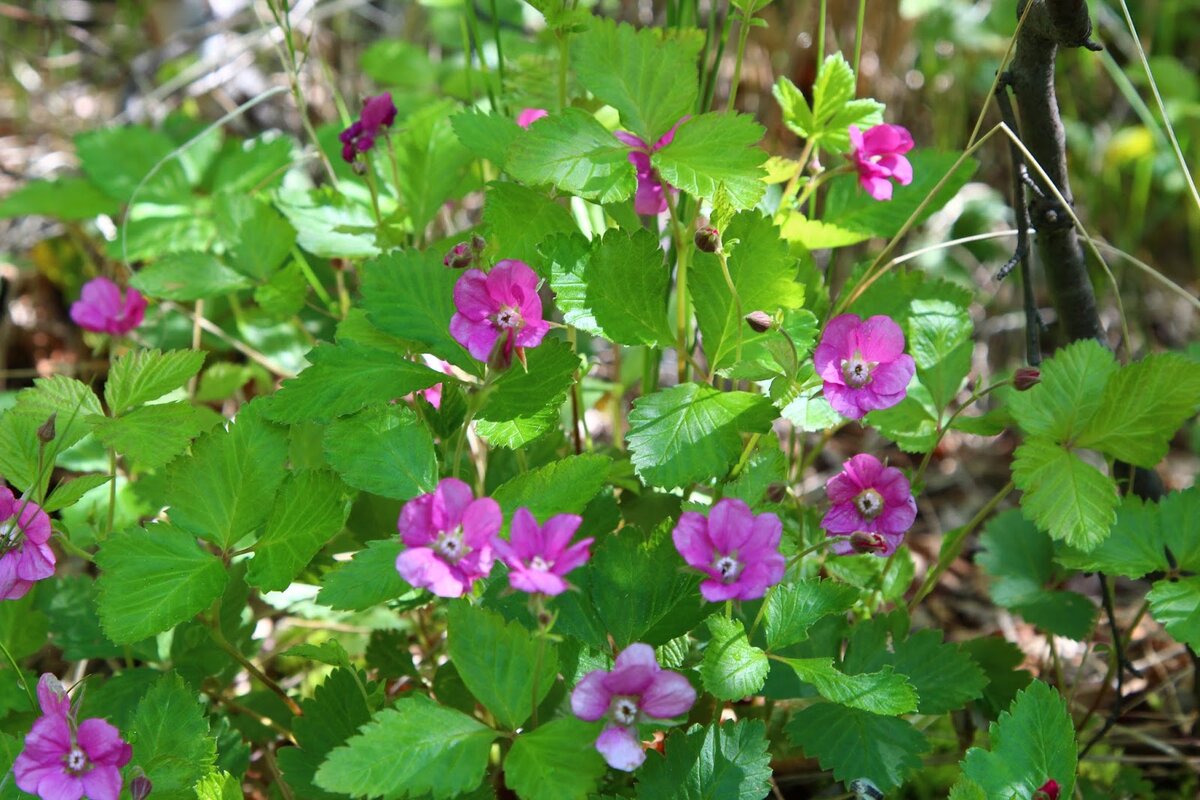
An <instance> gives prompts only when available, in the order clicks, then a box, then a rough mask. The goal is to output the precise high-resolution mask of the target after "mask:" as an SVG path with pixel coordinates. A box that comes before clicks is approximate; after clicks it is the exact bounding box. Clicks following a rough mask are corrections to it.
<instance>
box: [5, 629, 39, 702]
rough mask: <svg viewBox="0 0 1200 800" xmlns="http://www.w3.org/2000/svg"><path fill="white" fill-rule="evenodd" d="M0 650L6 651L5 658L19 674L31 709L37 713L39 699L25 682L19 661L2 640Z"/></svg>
mask: <svg viewBox="0 0 1200 800" xmlns="http://www.w3.org/2000/svg"><path fill="white" fill-rule="evenodd" d="M0 650H3V651H4V657H5V658H7V659H8V663H9V664H12V668H13V672H15V673H17V680H19V681H20V682H21V685H22V686H24V687H25V696H26V697H28V698H29V707H30V708H32V709H33V710H34V711H35V712H36V711H37V710H38V701H37V697H36V696H35V695H34V694H33V690H32V689H30V688H29V681H27V680H25V673H24V672H21V668H20V667H19V666H17V660H16V659H15V658H13V655H12V653H10V652H8V648H7V647H5V646H4V642H3V641H2V640H0Z"/></svg>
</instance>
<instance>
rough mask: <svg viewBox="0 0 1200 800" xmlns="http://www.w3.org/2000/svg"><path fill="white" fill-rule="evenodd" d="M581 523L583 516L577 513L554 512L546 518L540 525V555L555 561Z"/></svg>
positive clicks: (569, 542)
mask: <svg viewBox="0 0 1200 800" xmlns="http://www.w3.org/2000/svg"><path fill="white" fill-rule="evenodd" d="M582 524H583V517H581V516H579V515H578V514H555V515H554V516H553V517H551V518H550V519H548V520H546V524H545V525H543V526H542V555H543V556H544V557H546V558H547V560H551V561H555V562H557V561H558V560H559V557H560V556H561V555H562V553H563V552H564V551H565V550H566V549H567V546H568V545H570V544H571V537H573V536H574V535H575V532H576V531H578V530H579V526H580V525H582Z"/></svg>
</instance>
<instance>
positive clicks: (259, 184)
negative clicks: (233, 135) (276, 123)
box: [212, 130, 295, 193]
mask: <svg viewBox="0 0 1200 800" xmlns="http://www.w3.org/2000/svg"><path fill="white" fill-rule="evenodd" d="M227 145H233V146H227V147H226V150H225V152H224V153H223V154H222V155H221V157H220V159H219V160H218V161H217V165H216V168H215V170H214V175H213V182H212V183H213V191H214V192H234V193H236V192H252V191H254V190H256V189H265V188H269V187H270V186H272V185H274V184H276V183H278V182H279V181H281V180H282V179H283V175H284V173H285V172H286V171H287V170H286V168H287V166H288V165H289V164H291V162H292V151H293V149H294V148H295V142H294V141H293V140H292V139H291V137H289V136H284V135H282V134H281V133H280V132H279V131H277V130H272V131H268V132H267V133H264V134H262V135H261V136H258V137H257V138H254V139H246V140H244V141H241V142H236V143H233V142H228V141H227Z"/></svg>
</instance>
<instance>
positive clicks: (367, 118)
mask: <svg viewBox="0 0 1200 800" xmlns="http://www.w3.org/2000/svg"><path fill="white" fill-rule="evenodd" d="M395 121H396V105H395V104H394V103H393V102H392V93H391V92H384V93H383V94H380V95H376V96H375V97H368V98H367V99H366V101H365V102H364V103H363V110H362V115H361V116H360V117H359V118H358V119H356V120H355V121H354V122H353V123H352V124H351V125H350V127H349V128H346V130H344V131H342V132H341V133H340V134H338V141H339V142H341V143H342V160H343V161H345V162H346V163H347V164H352V163H354V159H355V158H357V157H358V154H359V153H365V152H367V151H368V150H370V149H371V148H372V147H374V146H375V139H376V137H378V136H379V131H380V129H381V128H389V127H391V125H392V123H393V122H395Z"/></svg>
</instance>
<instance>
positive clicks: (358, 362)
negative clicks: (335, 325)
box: [264, 341, 450, 423]
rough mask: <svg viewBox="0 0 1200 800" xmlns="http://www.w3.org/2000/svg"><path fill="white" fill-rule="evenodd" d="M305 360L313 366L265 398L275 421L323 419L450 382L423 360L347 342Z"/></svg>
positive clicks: (324, 348)
mask: <svg viewBox="0 0 1200 800" xmlns="http://www.w3.org/2000/svg"><path fill="white" fill-rule="evenodd" d="M307 358H308V360H309V361H310V362H312V366H310V367H308V368H307V369H305V370H304V371H303V372H301V373H300V374H299V375H297V376H296V377H295V378H290V379H288V380H286V381H284V382H283V386H282V387H280V389H279V391H277V392H276V393H275V394H273V395H271V396H270V397H269V398H267V399H266V400H265V401H264V405H265V413H266V415H267V416H268V417H269V418H271V419H273V420H275V421H276V422H283V423H294V422H307V421H309V420H321V421H328V420H331V419H336V418H337V417H343V416H345V415H347V414H353V413H355V412H356V411H361V410H362V409H363V408H365V407H367V406H368V405H371V404H374V403H386V402H388V401H391V400H398V399H399V398H401V397H404V396H405V395H407V394H411V393H412V392H416V391H419V390H421V389H428V388H429V387H430V386H433V385H434V384H435V383H442V382H443V381H447V380H450V378H449V377H448V376H446V375H445V374H443V373H441V372H437V371H435V370H432V369H430V368H429V367H427V366H425V365H424V364H418V363H416V362H413V361H406V360H405V359H403V358H398V357H397V356H396V355H394V354H393V353H389V352H387V351H386V350H376V349H375V348H372V347H364V346H363V345H360V344H356V343H354V342H348V341H347V342H342V343H341V344H337V345H329V344H323V345H320V346H318V347H316V348H315V349H313V350H311V351H309V353H308V355H307Z"/></svg>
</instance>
